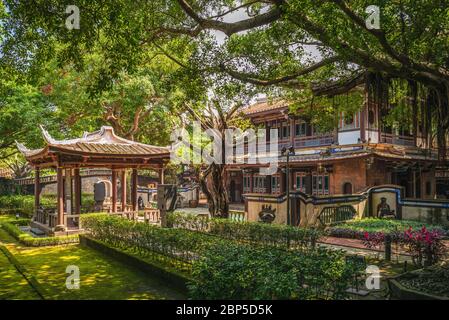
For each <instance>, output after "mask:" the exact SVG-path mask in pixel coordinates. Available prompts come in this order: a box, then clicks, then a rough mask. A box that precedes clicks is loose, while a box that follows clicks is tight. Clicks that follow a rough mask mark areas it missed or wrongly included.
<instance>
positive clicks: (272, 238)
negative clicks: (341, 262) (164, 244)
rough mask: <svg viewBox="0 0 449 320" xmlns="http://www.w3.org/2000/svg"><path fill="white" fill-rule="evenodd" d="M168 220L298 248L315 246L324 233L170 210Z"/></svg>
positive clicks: (246, 240)
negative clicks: (210, 217) (211, 217)
mask: <svg viewBox="0 0 449 320" xmlns="http://www.w3.org/2000/svg"><path fill="white" fill-rule="evenodd" d="M167 221H168V223H169V224H171V225H172V226H175V227H177V228H183V229H190V230H195V231H200V232H207V233H208V234H212V235H215V236H218V237H221V238H224V239H228V240H234V241H237V242H244V243H251V244H252V245H261V246H273V247H278V248H288V249H296V250H302V249H311V248H314V247H315V244H316V242H317V240H318V239H319V237H320V236H321V232H320V231H318V230H316V229H306V228H298V227H293V226H287V225H279V224H266V223H259V222H237V221H232V220H229V219H217V218H213V219H209V218H207V217H201V216H200V217H199V216H195V215H189V214H183V213H171V214H169V215H168V218H167Z"/></svg>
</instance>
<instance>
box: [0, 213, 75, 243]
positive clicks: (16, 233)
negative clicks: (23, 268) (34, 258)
mask: <svg viewBox="0 0 449 320" xmlns="http://www.w3.org/2000/svg"><path fill="white" fill-rule="evenodd" d="M28 223H29V220H25V219H20V220H11V221H8V222H2V223H1V227H2V228H3V229H4V230H5V231H6V232H8V233H9V234H10V235H11V236H13V237H14V238H16V239H17V240H18V241H19V242H21V243H22V244H24V245H25V246H28V247H42V246H56V245H62V244H71V243H79V237H78V235H70V236H60V237H39V238H35V237H33V236H31V235H30V234H28V233H26V232H24V231H22V230H20V228H19V227H18V226H25V225H28Z"/></svg>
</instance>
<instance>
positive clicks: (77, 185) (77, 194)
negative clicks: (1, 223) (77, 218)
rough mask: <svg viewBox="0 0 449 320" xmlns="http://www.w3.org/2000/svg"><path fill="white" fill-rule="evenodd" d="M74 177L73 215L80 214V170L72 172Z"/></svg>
mask: <svg viewBox="0 0 449 320" xmlns="http://www.w3.org/2000/svg"><path fill="white" fill-rule="evenodd" d="M74 176H75V205H74V210H75V214H80V213H81V176H80V169H79V168H76V169H75V170H74Z"/></svg>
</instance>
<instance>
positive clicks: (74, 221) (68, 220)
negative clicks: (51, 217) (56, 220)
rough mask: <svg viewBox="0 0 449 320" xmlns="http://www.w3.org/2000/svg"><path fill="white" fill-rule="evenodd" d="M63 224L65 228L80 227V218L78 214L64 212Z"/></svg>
mask: <svg viewBox="0 0 449 320" xmlns="http://www.w3.org/2000/svg"><path fill="white" fill-rule="evenodd" d="M64 225H65V226H66V227H67V229H71V228H75V229H81V219H80V215H79V214H65V215H64Z"/></svg>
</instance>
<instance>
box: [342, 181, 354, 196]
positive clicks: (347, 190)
mask: <svg viewBox="0 0 449 320" xmlns="http://www.w3.org/2000/svg"><path fill="white" fill-rule="evenodd" d="M343 194H352V184H351V183H350V182H345V183H344V184H343Z"/></svg>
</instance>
